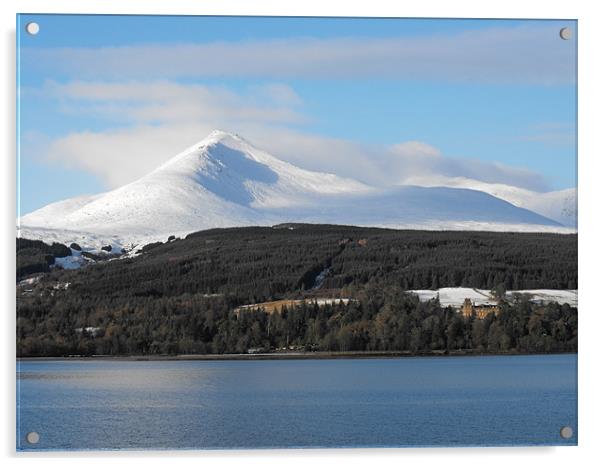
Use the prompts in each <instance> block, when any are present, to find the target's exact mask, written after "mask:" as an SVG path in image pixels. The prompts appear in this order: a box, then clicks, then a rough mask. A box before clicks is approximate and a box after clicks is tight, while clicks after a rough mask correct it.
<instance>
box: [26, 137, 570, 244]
mask: <svg viewBox="0 0 602 466" xmlns="http://www.w3.org/2000/svg"><path fill="white" fill-rule="evenodd" d="M19 220H20V222H19V223H20V225H19V228H20V234H21V236H23V237H27V238H39V239H44V240H46V241H60V242H63V243H70V242H73V241H74V242H78V243H80V244H81V245H86V246H89V247H94V248H97V247H100V245H101V244H111V245H113V246H121V245H132V244H141V243H148V242H150V241H156V240H163V241H164V240H165V239H166V238H167V237H168V236H169V235H176V236H183V235H186V234H187V233H190V232H193V231H198V230H203V229H208V228H216V227H230V226H246V225H273V224H277V223H283V222H311V223H337V224H351V225H366V226H368V225H369V226H385V227H392V228H422V229H455V230H458V229H469V230H498V231H558V232H568V231H570V230H569V229H567V228H564V227H563V226H562V225H560V224H559V223H558V222H557V221H554V220H552V219H550V218H546V217H545V216H543V215H539V214H537V213H534V212H532V211H530V210H527V209H523V208H520V207H517V206H516V205H512V204H511V203H509V202H506V201H505V200H502V199H498V198H497V197H495V196H492V195H490V194H488V193H485V192H482V191H478V190H474V189H459V188H450V187H418V186H401V187H394V188H388V189H382V188H375V187H370V186H367V185H365V184H362V183H360V182H358V181H355V180H351V179H347V178H342V177H339V176H336V175H332V174H327V173H320V172H313V171H308V170H304V169H301V168H298V167H296V166H294V165H291V164H289V163H287V162H284V161H282V160H280V159H278V158H276V157H274V156H272V155H270V154H268V153H266V152H264V151H262V150H260V149H257V148H255V147H253V146H252V145H251V144H250V143H248V142H247V141H245V140H244V139H242V138H241V137H240V136H236V135H233V134H229V133H225V132H222V131H214V132H213V133H211V134H210V135H209V136H208V137H207V138H206V139H204V140H203V141H201V142H199V143H198V144H195V145H194V146H192V147H190V148H189V149H187V150H185V151H184V152H182V153H181V154H179V155H176V156H175V157H174V158H172V159H171V160H169V161H168V162H167V163H165V164H163V165H162V166H160V167H159V168H157V169H156V170H154V171H153V172H151V173H149V174H148V175H146V176H144V177H142V178H140V179H139V180H137V181H134V182H133V183H130V184H127V185H125V186H123V187H121V188H118V189H115V190H113V191H109V192H107V193H103V194H96V195H93V196H88V197H85V196H84V197H78V198H74V199H68V200H65V201H60V202H56V203H53V204H50V205H48V206H46V207H44V208H42V209H39V210H37V211H35V212H32V213H30V214H27V215H24V216H23V217H21V218H20V219H19Z"/></svg>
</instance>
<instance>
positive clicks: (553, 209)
mask: <svg viewBox="0 0 602 466" xmlns="http://www.w3.org/2000/svg"><path fill="white" fill-rule="evenodd" d="M410 182H411V183H412V184H414V185H418V186H425V187H442V186H444V187H449V188H464V189H474V190H476V191H482V192H485V193H488V194H491V195H492V196H495V197H497V198H499V199H503V200H505V201H508V202H510V203H511V204H513V205H515V206H517V207H523V208H525V209H528V210H531V211H532V212H535V213H538V214H540V215H543V216H544V217H547V218H550V219H552V220H555V221H557V222H558V223H560V224H562V225H564V226H566V227H570V228H577V189H576V188H569V189H563V190H560V191H549V192H543V193H541V192H537V191H531V190H528V189H524V188H518V187H516V186H510V185H507V184H500V183H485V182H483V181H478V180H473V179H470V178H464V177H454V178H445V177H439V178H427V179H418V178H415V179H413V180H411V181H410Z"/></svg>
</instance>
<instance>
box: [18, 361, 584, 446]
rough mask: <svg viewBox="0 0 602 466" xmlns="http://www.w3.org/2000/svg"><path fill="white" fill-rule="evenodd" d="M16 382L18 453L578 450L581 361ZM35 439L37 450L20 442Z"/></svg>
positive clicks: (61, 374)
mask: <svg viewBox="0 0 602 466" xmlns="http://www.w3.org/2000/svg"><path fill="white" fill-rule="evenodd" d="M17 370H18V372H17V396H18V404H17V415H18V416H17V417H18V419H17V443H18V445H17V448H18V449H20V450H36V449H44V450H46V449H78V450H81V449H122V448H123V449H146V448H153V449H166V448H167V449H177V448H186V449H191V448H278V447H280V448H282V447H379V446H383V447H384V446H386V447H397V446H447V445H451V446H460V445H575V444H576V443H577V356H576V355H550V356H508V357H506V356H491V357H488V356H483V357H442V358H399V359H347V360H301V361H125V360H102V361H101V360H99V361H94V360H65V361H22V362H20V363H18V368H17ZM565 425H569V426H571V427H572V428H573V431H574V436H573V438H571V439H568V440H564V439H562V438H561V437H560V435H559V430H560V428H561V427H562V426H565ZM30 431H36V432H38V433H39V434H40V441H39V443H38V444H36V445H29V444H28V443H27V442H26V440H25V437H26V435H27V433H28V432H30Z"/></svg>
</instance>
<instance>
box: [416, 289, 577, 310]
mask: <svg viewBox="0 0 602 466" xmlns="http://www.w3.org/2000/svg"><path fill="white" fill-rule="evenodd" d="M410 293H414V294H417V295H418V297H419V299H420V300H421V301H429V300H431V299H434V298H436V297H437V295H438V296H439V301H440V302H441V305H442V306H453V307H460V306H461V305H462V303H463V302H464V300H465V299H466V298H469V299H470V300H471V301H472V302H473V303H474V304H476V305H483V304H495V303H496V300H495V299H494V298H493V296H491V292H490V290H479V289H476V288H440V289H438V290H412V291H410ZM513 294H521V295H529V296H530V297H531V300H537V301H539V300H541V301H544V302H557V303H559V304H565V303H567V304H569V305H570V306H573V307H577V290H511V291H507V292H506V298H507V299H512V295H513Z"/></svg>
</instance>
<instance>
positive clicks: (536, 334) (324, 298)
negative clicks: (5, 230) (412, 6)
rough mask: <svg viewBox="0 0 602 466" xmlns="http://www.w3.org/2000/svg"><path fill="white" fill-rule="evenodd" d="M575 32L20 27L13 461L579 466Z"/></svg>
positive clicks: (292, 20) (368, 24) (70, 19)
mask: <svg viewBox="0 0 602 466" xmlns="http://www.w3.org/2000/svg"><path fill="white" fill-rule="evenodd" d="M576 64H577V22H576V21H575V20H560V19H558V20H478V19H411V18H317V17H316V18H313V17H312V18H309V17H307V18H301V17H208V16H135V15H134V16H119V15H113V16H111V15H43V14H21V15H18V17H17V85H18V89H17V92H18V104H17V108H18V113H17V126H18V154H17V157H18V174H17V176H18V193H17V200H18V213H17V238H16V242H17V258H16V259H17V262H16V263H17V268H16V293H17V308H16V313H17V328H16V331H17V374H16V382H17V400H16V403H17V420H16V421H17V422H16V424H17V425H16V427H17V450H24V451H36V450H101V449H110V450H113V449H117V450H120V449H135V450H142V449H238V448H244V449H247V448H333V447H432V446H437V447H440V446H535V445H576V444H577V433H578V432H577V335H578V334H577V289H578V285H577V179H576V166H577V150H576V131H577V124H576V104H577V101H576V93H577V84H576Z"/></svg>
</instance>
